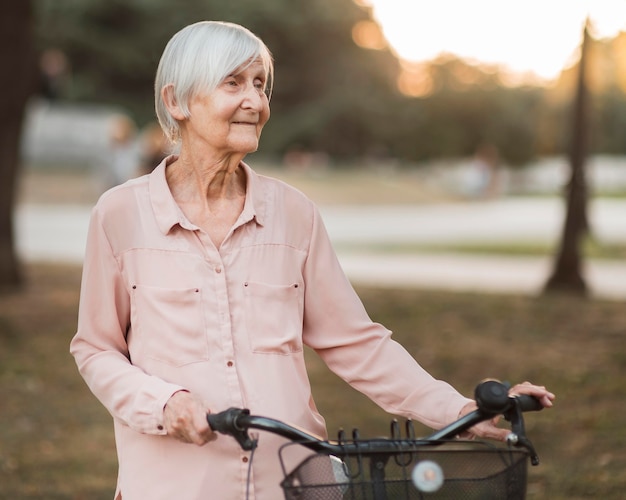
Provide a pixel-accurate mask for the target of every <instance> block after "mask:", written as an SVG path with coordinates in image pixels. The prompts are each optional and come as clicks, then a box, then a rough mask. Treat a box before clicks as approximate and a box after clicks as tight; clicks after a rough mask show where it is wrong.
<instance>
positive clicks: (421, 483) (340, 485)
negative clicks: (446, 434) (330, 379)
mask: <svg viewBox="0 0 626 500" xmlns="http://www.w3.org/2000/svg"><path fill="white" fill-rule="evenodd" d="M381 443H384V442H381ZM372 444H374V445H372ZM293 445H294V443H291V444H288V445H285V447H283V448H288V447H290V446H293ZM384 447H385V446H384V444H383V445H380V444H378V445H376V443H375V442H374V441H373V440H370V441H364V442H363V446H362V447H361V446H358V447H357V448H360V449H357V450H354V447H353V446H351V447H350V450H349V451H346V453H345V454H344V455H342V456H340V457H339V456H329V455H327V454H323V453H317V454H311V455H309V456H308V457H307V458H305V459H304V460H303V461H301V462H300V463H299V465H297V466H296V467H295V468H294V469H292V470H291V472H289V473H286V475H285V478H284V480H283V481H282V483H281V486H282V488H283V492H284V494H285V498H286V499H287V500H357V499H358V500H405V499H451V500H452V499H454V500H464V499H467V500H469V499H480V500H496V499H507V500H517V499H524V498H525V496H526V483H527V462H528V453H527V452H526V451H525V450H521V449H517V448H515V449H514V448H508V447H501V446H494V445H493V444H491V443H486V442H482V441H452V442H446V443H440V444H437V445H436V446H433V445H432V444H428V445H426V444H424V443H421V444H420V443H417V442H416V443H415V445H414V446H411V447H409V448H407V447H406V446H404V447H402V449H393V448H394V447H393V446H392V445H390V446H389V447H388V449H384ZM284 453H285V450H284V449H282V450H281V462H283V469H284V470H285V471H286V470H287V469H286V467H285V462H284V459H283V457H284Z"/></svg>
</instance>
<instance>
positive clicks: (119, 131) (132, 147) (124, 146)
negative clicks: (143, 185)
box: [98, 114, 140, 189]
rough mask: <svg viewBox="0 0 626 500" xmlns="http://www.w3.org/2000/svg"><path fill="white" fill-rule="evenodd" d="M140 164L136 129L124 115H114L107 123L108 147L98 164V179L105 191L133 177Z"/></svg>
mask: <svg viewBox="0 0 626 500" xmlns="http://www.w3.org/2000/svg"><path fill="white" fill-rule="evenodd" d="M139 162H140V151H139V143H138V140H137V127H136V125H135V123H134V122H133V121H132V120H131V119H130V118H129V117H128V116H126V115H123V114H116V115H114V116H113V117H111V119H110V123H109V147H108V150H107V154H106V156H104V157H103V158H102V159H101V160H100V162H99V164H98V177H99V178H100V182H101V183H102V184H103V186H104V188H105V189H108V188H111V187H113V186H117V185H119V184H122V183H124V182H126V181H127V180H128V179H130V178H131V177H133V175H134V174H135V172H136V171H137V168H138V166H139Z"/></svg>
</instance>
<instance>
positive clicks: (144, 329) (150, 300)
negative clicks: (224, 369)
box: [129, 285, 209, 366]
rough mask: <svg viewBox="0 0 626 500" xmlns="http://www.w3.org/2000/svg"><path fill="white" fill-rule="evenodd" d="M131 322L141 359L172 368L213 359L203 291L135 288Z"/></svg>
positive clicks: (195, 289) (148, 287)
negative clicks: (142, 357)
mask: <svg viewBox="0 0 626 500" xmlns="http://www.w3.org/2000/svg"><path fill="white" fill-rule="evenodd" d="M131 322H132V325H133V331H134V333H135V335H136V338H135V341H136V346H135V345H134V344H135V342H133V346H132V347H131V346H129V347H131V356H132V355H133V352H132V351H133V350H135V349H133V348H136V349H137V350H138V352H137V354H138V355H139V356H144V357H147V358H151V359H154V360H157V361H161V362H163V363H167V364H169V365H172V366H182V365H186V364H189V363H195V362H198V361H205V360H207V359H208V357H209V347H208V341H207V337H206V328H205V321H204V315H203V311H202V290H201V289H199V288H177V289H172V288H158V287H150V286H145V285H134V286H133V287H132V311H131Z"/></svg>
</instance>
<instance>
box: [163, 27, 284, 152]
mask: <svg viewBox="0 0 626 500" xmlns="http://www.w3.org/2000/svg"><path fill="white" fill-rule="evenodd" d="M259 58H260V59H261V61H262V62H263V66H264V68H265V71H266V77H267V78H266V80H267V82H268V84H267V91H268V92H269V93H271V88H272V81H273V73H274V65H273V61H272V55H271V53H270V51H269V49H268V48H267V46H266V45H265V44H264V43H263V41H262V40H261V39H260V38H259V37H257V36H256V35H255V34H254V33H252V32H251V31H249V30H248V29H247V28H244V27H243V26H240V25H238V24H234V23H227V22H221V21H201V22H198V23H195V24H190V25H189V26H186V27H185V28H183V29H182V30H180V31H179V32H178V33H176V34H175V35H174V36H173V37H172V38H171V39H170V41H169V42H168V43H167V45H166V47H165V50H164V51H163V55H162V56H161V60H160V61H159V66H158V68H157V72H156V78H155V81H154V103H155V110H156V115H157V118H158V120H159V124H160V125H161V128H162V129H163V132H164V133H165V135H166V137H167V138H168V139H169V140H170V141H171V142H173V143H177V142H178V141H179V139H180V129H179V125H178V122H177V120H176V119H175V118H174V117H173V116H172V115H171V114H170V112H169V111H168V109H167V107H166V106H165V103H164V102H163V97H162V95H161V91H162V89H163V88H164V87H166V86H167V85H172V86H173V97H174V98H175V100H176V103H177V104H178V105H179V106H180V108H181V110H182V111H183V113H184V114H185V116H186V117H189V101H190V99H191V98H193V97H194V96H196V95H197V94H198V93H200V92H211V91H213V90H215V89H216V88H217V86H218V85H219V84H220V83H221V82H222V81H223V80H224V78H226V77H227V76H228V75H230V74H232V73H233V72H234V71H235V70H237V69H239V68H242V67H244V68H245V66H246V65H247V64H251V63H252V62H254V61H255V60H257V59H259Z"/></svg>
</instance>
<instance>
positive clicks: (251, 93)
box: [242, 85, 265, 109]
mask: <svg viewBox="0 0 626 500" xmlns="http://www.w3.org/2000/svg"><path fill="white" fill-rule="evenodd" d="M264 101H265V93H264V92H263V91H262V90H260V89H259V88H257V87H255V86H254V85H247V86H246V89H245V90H244V96H243V102H242V106H243V107H248V108H254V109H262V108H263V106H264Z"/></svg>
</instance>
